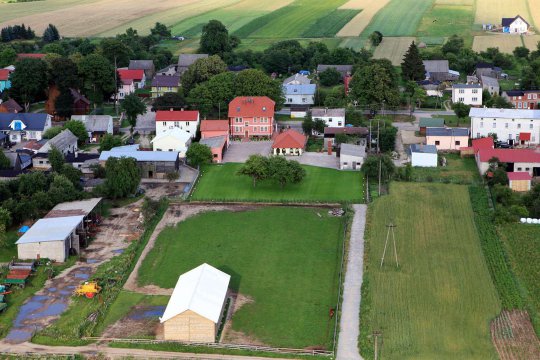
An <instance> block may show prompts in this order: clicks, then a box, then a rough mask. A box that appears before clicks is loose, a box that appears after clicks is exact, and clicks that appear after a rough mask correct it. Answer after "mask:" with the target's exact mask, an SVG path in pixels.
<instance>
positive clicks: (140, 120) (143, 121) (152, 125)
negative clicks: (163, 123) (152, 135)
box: [135, 106, 156, 132]
mask: <svg viewBox="0 0 540 360" xmlns="http://www.w3.org/2000/svg"><path fill="white" fill-rule="evenodd" d="M151 109H152V107H151V106H147V107H146V114H144V115H139V116H137V126H135V131H139V132H147V131H156V113H155V112H152V111H151Z"/></svg>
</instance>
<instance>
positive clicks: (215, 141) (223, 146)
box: [199, 135, 228, 164]
mask: <svg viewBox="0 0 540 360" xmlns="http://www.w3.org/2000/svg"><path fill="white" fill-rule="evenodd" d="M227 141H228V137H227V136H224V135H221V136H213V137H205V138H204V139H201V140H200V141H199V143H200V144H203V145H206V146H208V147H209V148H210V150H211V151H212V162H214V163H218V164H219V163H221V162H222V161H223V154H224V153H225V151H226V150H227Z"/></svg>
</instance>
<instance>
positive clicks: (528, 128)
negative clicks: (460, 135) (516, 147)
mask: <svg viewBox="0 0 540 360" xmlns="http://www.w3.org/2000/svg"><path fill="white" fill-rule="evenodd" d="M520 132H528V133H531V141H530V143H531V144H539V143H540V119H500V118H478V117H472V118H471V137H472V138H473V139H476V138H479V137H486V136H488V135H489V134H490V133H495V134H497V139H499V140H501V141H508V140H516V138H517V137H518V136H519V133H520Z"/></svg>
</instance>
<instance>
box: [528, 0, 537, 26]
mask: <svg viewBox="0 0 540 360" xmlns="http://www.w3.org/2000/svg"><path fill="white" fill-rule="evenodd" d="M528 1H529V12H530V13H531V18H530V21H529V19H526V20H527V21H528V22H529V23H531V24H533V25H534V26H535V27H538V26H540V0H528ZM536 31H537V32H538V28H537V29H536Z"/></svg>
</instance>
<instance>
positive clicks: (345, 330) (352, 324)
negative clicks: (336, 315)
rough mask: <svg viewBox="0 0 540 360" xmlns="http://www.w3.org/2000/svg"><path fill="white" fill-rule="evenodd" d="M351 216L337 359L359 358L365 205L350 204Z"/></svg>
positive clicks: (353, 359)
mask: <svg viewBox="0 0 540 360" xmlns="http://www.w3.org/2000/svg"><path fill="white" fill-rule="evenodd" d="M353 209H354V217H353V223H352V226H351V240H350V242H349V254H348V256H347V259H348V261H347V272H346V273H345V282H344V284H343V289H344V290H343V303H342V308H341V319H340V322H339V340H338V347H337V360H361V359H362V357H361V356H360V353H359V348H358V336H359V334H360V300H361V293H360V289H361V287H362V279H363V276H364V229H365V227H366V211H367V206H366V205H353Z"/></svg>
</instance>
